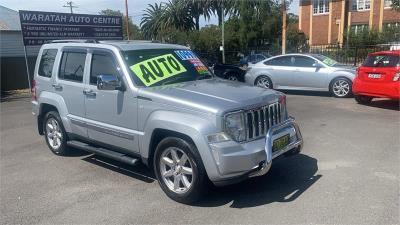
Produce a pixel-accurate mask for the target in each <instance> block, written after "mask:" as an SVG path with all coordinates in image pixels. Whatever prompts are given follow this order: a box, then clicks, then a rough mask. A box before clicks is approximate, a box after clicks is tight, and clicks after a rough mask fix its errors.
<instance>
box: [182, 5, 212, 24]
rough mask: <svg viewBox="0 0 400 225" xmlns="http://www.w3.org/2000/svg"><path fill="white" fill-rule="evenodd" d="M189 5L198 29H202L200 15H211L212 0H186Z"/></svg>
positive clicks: (206, 17)
mask: <svg viewBox="0 0 400 225" xmlns="http://www.w3.org/2000/svg"><path fill="white" fill-rule="evenodd" d="M184 2H185V3H186V5H187V7H188V8H189V9H190V13H191V16H192V17H193V21H194V23H195V28H196V30H200V17H201V16H204V18H205V19H210V17H211V13H212V10H211V7H210V3H211V1H210V0H187V1H184Z"/></svg>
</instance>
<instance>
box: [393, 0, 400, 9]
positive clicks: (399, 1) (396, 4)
mask: <svg viewBox="0 0 400 225" xmlns="http://www.w3.org/2000/svg"><path fill="white" fill-rule="evenodd" d="M392 8H393V9H394V10H396V11H400V0H392Z"/></svg>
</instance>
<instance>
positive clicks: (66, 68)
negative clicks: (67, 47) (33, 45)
mask: <svg viewBox="0 0 400 225" xmlns="http://www.w3.org/2000/svg"><path fill="white" fill-rule="evenodd" d="M85 60H86V53H83V52H64V53H63V55H62V58H61V67H60V72H59V74H58V77H59V78H60V79H63V80H69V81H75V82H82V81H83V71H84V69H85Z"/></svg>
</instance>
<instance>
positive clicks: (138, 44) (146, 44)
mask: <svg viewBox="0 0 400 225" xmlns="http://www.w3.org/2000/svg"><path fill="white" fill-rule="evenodd" d="M44 46H46V48H50V47H52V46H56V47H105V46H114V47H117V48H119V49H120V50H122V51H132V50H143V49H189V48H188V47H186V46H183V45H176V44H165V43H156V42H153V41H142V40H134V41H122V40H121V41H87V40H56V41H53V42H51V43H48V44H45V45H44Z"/></svg>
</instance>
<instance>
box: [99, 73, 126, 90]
mask: <svg viewBox="0 0 400 225" xmlns="http://www.w3.org/2000/svg"><path fill="white" fill-rule="evenodd" d="M97 89H99V90H109V91H112V90H120V91H125V88H124V86H123V85H122V82H121V81H120V80H119V79H118V78H117V76H115V75H99V76H97Z"/></svg>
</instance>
